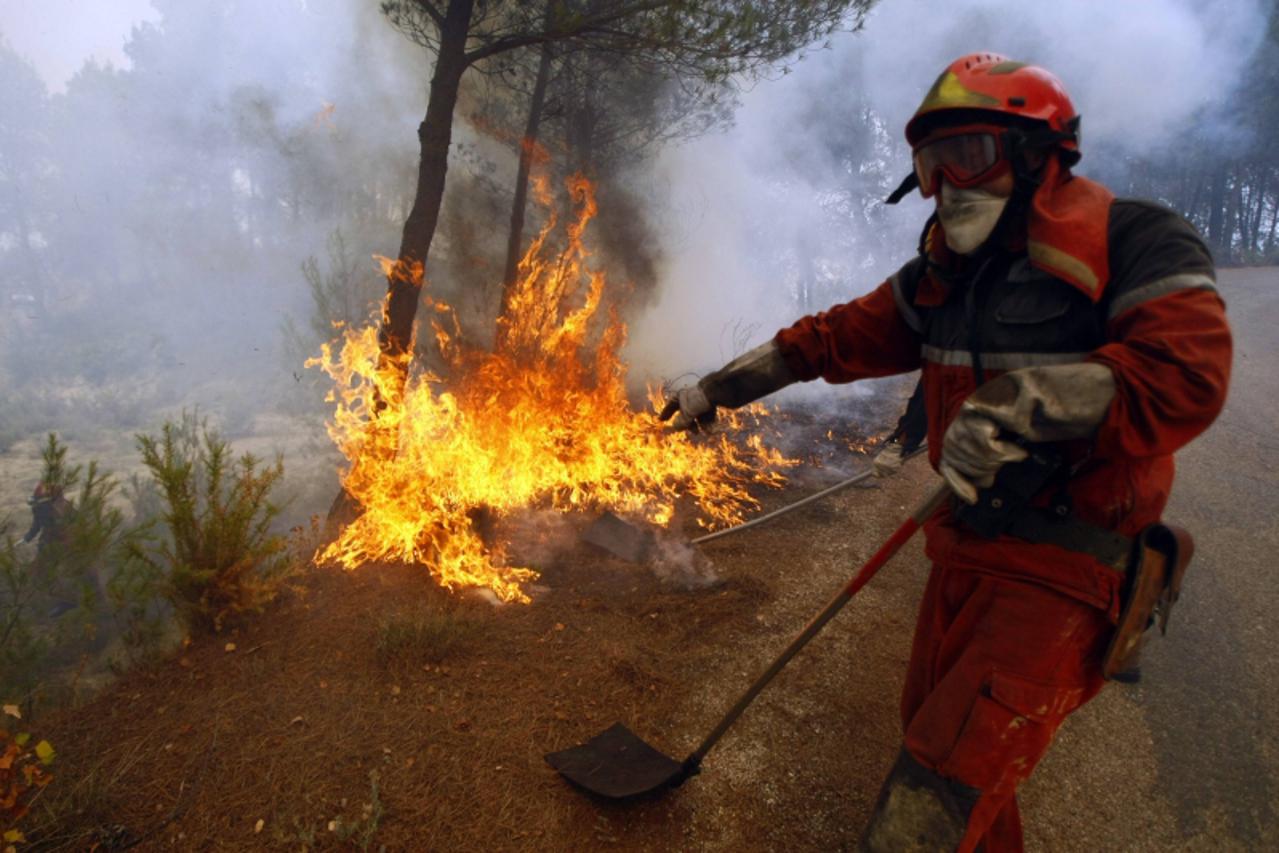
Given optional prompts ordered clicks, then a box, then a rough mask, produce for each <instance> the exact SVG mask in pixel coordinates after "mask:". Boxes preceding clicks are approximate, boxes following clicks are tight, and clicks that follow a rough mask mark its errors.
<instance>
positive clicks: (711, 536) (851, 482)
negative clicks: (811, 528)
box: [688, 444, 928, 545]
mask: <svg viewBox="0 0 1279 853" xmlns="http://www.w3.org/2000/svg"><path fill="white" fill-rule="evenodd" d="M926 450H928V445H927V444H921V445H919V447H916V448H915V449H914V450H912V451H911V452H910V453H907V454H906V455H905V456H903V457H902V461H903V462H905V461H906V460H907V459H912V458H914V457H916V456H918V455H919V454H921V453H923V452H925V451H926ZM873 476H875V471H874V469H871V470H870V471H863V472H862V473H860V474H858V475H856V476H854V477H849V478H848V479H847V480H844V481H843V482H842V483H836V484H835V485H833V486H829V487H827V488H825V489H822V490H821V491H820V492H818V493H817V494H814V495H809V496H808V497H806V498H800V499H799V500H797V501H795V502H794V503H792V504H787V505H786V506H784V507H782V508H781V509H775V510H773V511H772V512H769V513H765V514H764V515H761V516H759V517H757V518H752V519H751V520H750V521H744V522H742V523H741V524H739V525H737V526H736V527H726V528H725V529H723V530H716V531H715V532H714V533H707V534H706V535H705V536H699V537H697V538H696V539H692V540H689V543H688V544H690V545H701V544H703V543H705V542H713V541H715V540H716V539H720V538H723V537H725V536H731V535H733V534H734V533H740V532H742V531H743V530H749V529H750V528H752V527H755V526H757V525H760V524H763V523H765V522H767V521H772V520H773V519H774V518H777V517H778V516H781V515H785V514H786V513H788V512H794V511H795V510H797V509H799V508H800V507H805V506H808V505H809V504H810V503H812V502H813V501H819V500H821V499H822V498H824V497H827V496H828V495H833V494H835V493H836V492H839V491H843V490H844V489H847V488H848V487H850V486H856V485H857V484H858V483H864V482H865V481H867V480H869V479H870V478H871V477H873Z"/></svg>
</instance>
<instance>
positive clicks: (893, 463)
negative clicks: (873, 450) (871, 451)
mask: <svg viewBox="0 0 1279 853" xmlns="http://www.w3.org/2000/svg"><path fill="white" fill-rule="evenodd" d="M903 457H904V450H903V448H902V446H901V443H900V442H897V441H890V442H889V443H888V446H887V447H885V448H884V449H883V450H881V451H879V453H878V454H877V455H876V456H875V458H874V460H872V461H871V463H870V464H871V467H872V468H874V469H875V476H876V477H891V476H893V475H894V474H896V473H897V472H898V471H900V470H901V469H902V462H903V461H904V458H903Z"/></svg>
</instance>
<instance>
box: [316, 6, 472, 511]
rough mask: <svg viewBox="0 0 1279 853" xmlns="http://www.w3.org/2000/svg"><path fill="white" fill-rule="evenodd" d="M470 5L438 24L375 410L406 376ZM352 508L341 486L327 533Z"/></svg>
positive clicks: (386, 314)
mask: <svg viewBox="0 0 1279 853" xmlns="http://www.w3.org/2000/svg"><path fill="white" fill-rule="evenodd" d="M473 7H474V0H449V8H448V12H447V14H446V15H445V18H444V24H443V25H442V26H441V27H440V49H439V54H438V55H437V57H436V62H435V73H434V74H433V75H432V76H431V89H430V96H429V97H428V99H427V104H426V117H425V118H424V119H423V120H422V124H421V125H419V126H418V131H417V136H418V141H419V143H420V145H421V154H420V157H419V161H418V173H417V191H416V194H415V195H414V198H413V207H412V209H411V210H410V211H409V215H408V218H407V219H406V220H405V222H404V233H403V235H402V236H401V238H400V254H399V263H398V264H397V265H396V269H395V270H393V271H392V273H391V274H390V275H388V276H387V279H386V294H387V296H386V307H385V309H384V310H383V313H382V328H381V330H380V332H379V334H378V347H379V349H380V350H381V354H380V360H379V368H380V369H382V370H386V369H390V370H393V371H395V372H396V373H398V377H397V381H396V382H395V383H394V384H393V389H394V390H393V394H394V397H395V399H392V400H389V401H388V400H387V399H385V398H383V397H381V396H379V398H378V399H377V400H376V401H375V413H376V412H379V411H381V410H382V409H384V408H385V407H386V406H387V405H399V404H400V400H399V399H398V398H399V396H400V391H401V390H402V389H403V387H404V383H405V381H406V379H407V377H408V370H409V358H410V353H411V349H410V347H411V346H412V342H413V340H412V339H413V321H414V320H415V319H416V318H417V306H418V302H419V301H420V300H421V295H422V278H423V276H420V275H414V274H412V270H413V269H414V268H415V267H416V266H417V265H419V264H420V265H422V266H423V268H424V267H425V264H426V259H427V256H428V254H429V253H430V251H431V239H432V238H433V237H434V236H435V226H436V225H437V224H438V223H439V220H440V206H441V204H442V203H443V201H444V175H445V173H446V172H447V170H448V162H449V142H450V140H451V138H452V135H453V108H454V107H455V106H456V105H457V94H458V89H459V87H460V86H461V83H462V74H463V72H465V71H466V67H467V65H466V37H467V33H468V31H469V29H470V25H471V12H472V9H473ZM375 417H376V414H375ZM370 428H371V429H377V428H378V426H377V424H376V423H373V424H370ZM364 461H365V463H366V464H376V461H375V460H364ZM357 512H358V506H357V504H356V501H355V499H354V498H353V497H352V496H351V495H350V493H348V492H347V491H346V489H345V488H343V489H341V490H340V491H339V492H338V494H337V496H336V497H335V498H334V499H333V503H332V504H331V505H330V506H329V515H328V521H329V524H330V530H331V532H332V531H333V528H334V527H335V526H341V525H344V524H347V523H349V522H350V521H351V520H353V519H354V518H355V515H356V513H357Z"/></svg>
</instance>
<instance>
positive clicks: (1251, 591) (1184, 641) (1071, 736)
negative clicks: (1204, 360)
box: [1025, 268, 1279, 850]
mask: <svg viewBox="0 0 1279 853" xmlns="http://www.w3.org/2000/svg"><path fill="white" fill-rule="evenodd" d="M1220 284H1221V291H1222V293H1223V295H1224V297H1225V299H1226V302H1227V307H1228V312H1229V315H1230V320H1231V323H1232V325H1233V328H1234V333H1235V366H1234V374H1233V379H1232V384H1231V391H1230V398H1229V401H1228V402H1227V405H1226V409H1225V411H1224V413H1223V414H1222V416H1221V418H1220V419H1219V420H1218V421H1217V423H1216V424H1215V425H1214V426H1213V427H1212V429H1211V430H1209V432H1207V433H1206V434H1205V435H1204V436H1202V437H1200V438H1199V439H1198V440H1196V441H1195V442H1193V443H1192V444H1191V445H1190V446H1189V447H1187V448H1185V449H1184V450H1183V451H1182V452H1181V453H1180V454H1178V468H1179V471H1178V478H1177V483H1176V486H1175V488H1174V491H1173V495H1172V500H1171V502H1170V504H1169V508H1168V512H1167V518H1168V519H1169V520H1171V521H1175V522H1177V523H1180V524H1182V525H1184V526H1186V527H1188V528H1190V530H1191V531H1192V532H1193V533H1194V534H1195V537H1196V540H1197V546H1198V547H1197V552H1196V557H1195V562H1194V563H1193V564H1192V565H1191V569H1190V573H1189V574H1188V576H1187V580H1186V589H1185V592H1184V595H1183V600H1182V602H1181V604H1180V605H1179V607H1178V609H1177V610H1176V612H1175V613H1174V615H1173V619H1172V624H1171V626H1170V633H1169V635H1168V636H1167V637H1166V638H1164V639H1163V640H1161V641H1159V642H1158V643H1157V644H1156V645H1155V646H1154V647H1152V648H1151V649H1150V652H1149V654H1148V655H1147V661H1146V667H1145V673H1146V678H1145V681H1144V682H1143V683H1142V684H1141V685H1140V686H1137V687H1122V686H1114V687H1111V688H1108V689H1107V690H1106V691H1104V692H1103V693H1102V694H1101V695H1100V696H1099V697H1098V698H1097V699H1096V700H1095V701H1094V702H1093V703H1092V704H1091V705H1090V706H1089V707H1087V708H1085V709H1083V710H1082V711H1081V712H1080V713H1079V714H1077V715H1076V717H1075V718H1074V719H1072V720H1071V721H1070V722H1069V723H1068V724H1067V725H1066V726H1065V727H1064V728H1063V730H1062V733H1061V736H1060V738H1059V740H1058V742H1057V744H1056V745H1055V746H1054V748H1053V751H1052V752H1051V753H1050V754H1049V756H1048V758H1046V759H1045V761H1044V763H1043V765H1041V767H1040V770H1039V772H1038V773H1037V775H1036V777H1035V778H1032V780H1031V782H1030V783H1029V785H1028V787H1027V789H1026V797H1025V800H1026V812H1027V815H1026V817H1027V824H1028V838H1027V841H1028V843H1030V844H1032V846H1034V847H1036V848H1038V849H1045V850H1059V849H1080V850H1086V849H1092V850H1100V849H1107V850H1114V849H1129V850H1155V849H1162V850H1167V849H1196V850H1275V849H1279V734H1277V732H1279V631H1277V630H1276V627H1275V622H1274V620H1275V616H1276V612H1277V611H1279V576H1277V575H1276V572H1275V557H1276V555H1277V554H1279V522H1276V517H1277V515H1279V513H1276V505H1277V504H1279V269H1275V268H1266V269H1253V270H1225V271H1223V272H1222V273H1221V276H1220ZM1124 827H1130V828H1127V829H1125V828H1124Z"/></svg>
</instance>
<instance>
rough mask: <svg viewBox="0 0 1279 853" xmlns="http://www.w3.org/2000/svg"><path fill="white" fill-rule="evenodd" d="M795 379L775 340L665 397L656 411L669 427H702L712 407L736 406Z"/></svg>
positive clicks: (712, 413) (708, 420)
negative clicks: (668, 421) (658, 411)
mask: <svg viewBox="0 0 1279 853" xmlns="http://www.w3.org/2000/svg"><path fill="white" fill-rule="evenodd" d="M794 381H795V377H794V375H793V374H792V373H791V372H790V368H789V367H787V366H786V361H785V360H784V359H783V358H782V353H781V350H780V349H778V346H777V344H776V342H774V341H769V342H768V343H766V344H762V345H760V346H757V347H755V349H753V350H751V351H750V352H748V353H746V354H744V355H740V356H738V357H737V358H735V359H733V360H732V361H730V362H729V363H728V364H726V365H724V366H723V367H721V368H720V369H719V370H717V371H715V372H714V373H711V374H709V375H707V376H705V377H703V378H702V379H701V381H699V382H698V383H697V384H696V385H692V386H689V387H687V388H681V389H679V390H678V391H676V392H675V393H674V394H672V395H671V396H670V397H668V398H667V400H666V405H665V406H663V407H662V411H661V412H660V413H659V414H658V418H660V419H661V420H664V421H665V420H670V421H671V428H672V429H689V428H691V427H694V426H696V427H703V426H706V425H708V424H710V423H711V422H712V421H714V420H715V409H716V408H717V407H719V406H724V407H726V408H729V409H736V408H737V407H739V406H744V405H746V404H747V403H753V402H754V401H756V400H758V399H759V398H760V397H765V396H767V395H769V394H771V393H773V392H774V391H777V390H779V389H781V388H785V387H786V386H787V385H790V384H791V383H792V382H794Z"/></svg>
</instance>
